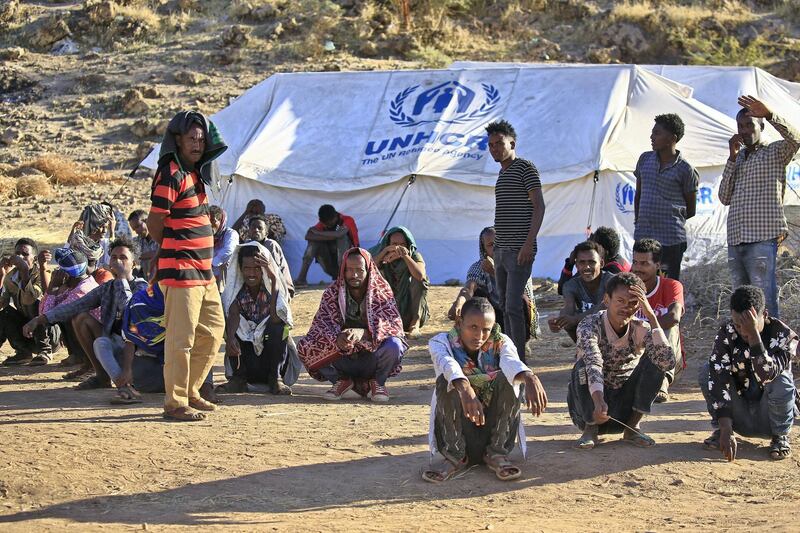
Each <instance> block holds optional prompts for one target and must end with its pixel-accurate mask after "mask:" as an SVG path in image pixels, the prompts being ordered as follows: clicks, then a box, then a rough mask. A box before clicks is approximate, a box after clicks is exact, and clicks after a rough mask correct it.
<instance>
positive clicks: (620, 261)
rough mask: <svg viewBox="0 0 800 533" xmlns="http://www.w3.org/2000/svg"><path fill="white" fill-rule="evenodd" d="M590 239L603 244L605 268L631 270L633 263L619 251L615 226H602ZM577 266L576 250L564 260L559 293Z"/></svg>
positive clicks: (611, 271) (616, 271)
mask: <svg viewBox="0 0 800 533" xmlns="http://www.w3.org/2000/svg"><path fill="white" fill-rule="evenodd" d="M589 240H590V241H592V242H596V243H597V244H599V245H600V246H602V248H603V250H604V251H605V255H604V256H603V270H604V271H606V272H610V273H612V274H619V273H620V272H630V270H631V265H630V263H628V262H627V261H626V260H625V258H624V257H622V255H621V254H620V253H619V246H620V242H619V233H617V232H616V230H615V229H614V228H609V227H608V226H600V227H599V228H597V229H596V230H595V231H594V233H592V234H591V235H589ZM574 268H575V252H574V251H573V253H571V254H570V256H569V257H568V258H567V259H566V261H565V262H564V268H563V269H562V270H561V277H560V278H559V280H558V294H563V291H564V284H565V283H566V282H567V281H569V280H570V279H572V277H573V270H574Z"/></svg>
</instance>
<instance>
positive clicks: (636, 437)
mask: <svg viewBox="0 0 800 533" xmlns="http://www.w3.org/2000/svg"><path fill="white" fill-rule="evenodd" d="M622 440H623V441H625V442H627V443H628V444H632V445H634V446H636V447H637V448H650V447H651V446H655V445H656V441H654V440H653V439H651V438H650V437H648V436H647V435H645V434H644V433H634V434H633V437H625V436H623V437H622Z"/></svg>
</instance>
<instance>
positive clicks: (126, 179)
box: [108, 165, 139, 203]
mask: <svg viewBox="0 0 800 533" xmlns="http://www.w3.org/2000/svg"><path fill="white" fill-rule="evenodd" d="M137 170H139V165H136V167H135V168H134V169H133V170H131V173H130V174H128V177H127V178H125V181H124V182H123V183H122V187H120V188H119V190H118V191H117V192H116V194H114V196H112V197H111V200H109V201H108V202H109V203H111V202H113V201H114V200H115V199H116V198H117V196H119V193H121V192H122V189H124V188H125V186H126V185H127V184H128V182H129V181H130V180H131V178H132V177H133V175H134V174H136V171H137Z"/></svg>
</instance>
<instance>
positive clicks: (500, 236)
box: [494, 158, 542, 253]
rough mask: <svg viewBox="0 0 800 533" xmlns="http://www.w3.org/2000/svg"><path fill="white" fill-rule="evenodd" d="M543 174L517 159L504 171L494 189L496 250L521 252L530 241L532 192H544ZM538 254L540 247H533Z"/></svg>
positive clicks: (522, 160)
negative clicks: (527, 241) (537, 248)
mask: <svg viewBox="0 0 800 533" xmlns="http://www.w3.org/2000/svg"><path fill="white" fill-rule="evenodd" d="M541 188H542V182H541V180H540V179H539V171H538V170H536V167H535V166H533V163H531V162H530V161H526V160H525V159H519V158H517V159H515V160H514V161H513V162H512V163H511V164H510V165H509V166H508V168H506V169H505V170H501V171H500V176H499V177H498V178H497V183H496V184H495V186H494V199H495V209H494V231H495V237H494V246H495V248H502V249H504V250H519V249H520V248H522V246H523V245H524V244H525V240H526V239H527V238H528V231H529V230H530V228H531V219H532V218H533V204H532V203H531V201H530V198H528V192H530V191H533V190H535V189H541ZM533 251H534V253H536V243H535V242H534V243H533Z"/></svg>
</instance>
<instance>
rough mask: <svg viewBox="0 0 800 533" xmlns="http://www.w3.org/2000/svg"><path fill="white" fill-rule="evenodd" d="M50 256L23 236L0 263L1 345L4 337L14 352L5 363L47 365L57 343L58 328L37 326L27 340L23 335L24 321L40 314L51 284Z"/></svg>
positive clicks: (58, 338)
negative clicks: (48, 286) (42, 302)
mask: <svg viewBox="0 0 800 533" xmlns="http://www.w3.org/2000/svg"><path fill="white" fill-rule="evenodd" d="M37 254H38V257H37ZM49 257H50V252H49V251H47V250H42V252H41V253H39V251H38V249H37V247H36V243H35V242H34V241H33V240H31V239H24V238H23V239H19V240H18V241H17V242H16V243H15V244H14V255H12V256H11V257H4V258H3V259H2V262H0V278H1V279H2V282H0V346H2V345H3V343H5V341H6V340H7V341H8V342H9V344H10V345H11V347H12V348H13V349H14V355H12V356H11V357H8V358H7V359H6V360H5V361H3V365H5V366H12V365H21V364H24V363H30V364H32V365H44V364H47V363H48V362H50V359H51V357H52V353H53V351H54V350H55V349H56V347H57V346H58V343H59V340H60V331H59V330H58V328H57V327H49V328H45V327H41V328H37V329H36V331H35V332H34V335H33V337H32V338H30V339H29V338H27V337H25V336H24V335H23V334H22V327H23V326H24V325H25V323H26V322H28V321H29V320H30V319H31V318H33V317H35V316H37V315H38V314H39V305H40V304H41V301H42V298H43V297H44V291H45V290H47V285H48V283H50V273H49V272H48V271H47V261H49ZM12 304H13V305H12ZM34 355H35V356H36V357H34Z"/></svg>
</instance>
